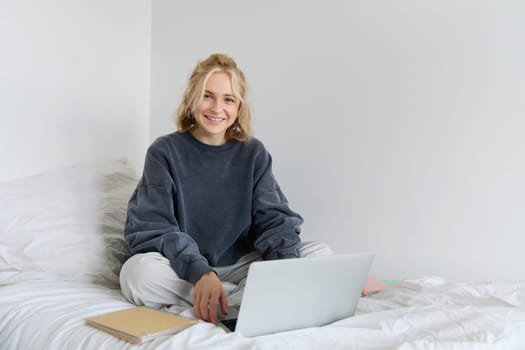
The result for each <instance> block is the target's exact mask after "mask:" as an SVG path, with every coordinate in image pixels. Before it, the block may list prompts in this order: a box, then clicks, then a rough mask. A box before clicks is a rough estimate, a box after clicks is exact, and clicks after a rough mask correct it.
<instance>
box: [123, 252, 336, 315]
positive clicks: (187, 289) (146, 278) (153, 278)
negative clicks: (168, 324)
mask: <svg viewBox="0 0 525 350" xmlns="http://www.w3.org/2000/svg"><path fill="white" fill-rule="evenodd" d="M299 253H300V255H301V257H312V256H319V255H330V254H332V250H331V249H330V247H329V246H328V245H326V244H324V243H318V242H302V243H301V244H300V246H299ZM258 260H262V258H261V256H260V255H259V254H258V253H257V252H252V253H250V254H247V255H245V256H243V257H242V258H241V259H239V261H238V262H236V263H235V264H233V265H229V266H223V267H215V268H214V270H215V271H216V272H217V274H218V276H219V278H220V280H221V281H222V284H223V287H224V290H225V292H226V294H227V295H228V304H229V305H239V304H240V303H241V299H242V292H243V290H244V284H245V282H246V275H247V274H248V267H249V266H250V264H251V263H252V262H254V261H258ZM120 288H121V289H122V293H123V294H124V296H125V297H126V298H127V299H128V300H129V301H130V302H131V303H133V304H135V305H145V306H148V307H152V308H156V309H160V308H162V307H164V306H168V305H169V306H170V308H172V309H180V310H183V309H187V308H190V307H192V306H193V304H192V295H193V288H194V285H193V284H192V283H190V282H188V281H186V280H183V279H181V278H179V276H177V274H176V273H175V272H174V271H173V269H172V268H171V266H170V263H169V261H168V259H167V258H165V257H164V256H163V255H161V254H160V253H144V254H136V255H133V256H132V257H130V258H129V259H128V260H127V261H126V262H125V263H124V265H123V266H122V269H121V271H120Z"/></svg>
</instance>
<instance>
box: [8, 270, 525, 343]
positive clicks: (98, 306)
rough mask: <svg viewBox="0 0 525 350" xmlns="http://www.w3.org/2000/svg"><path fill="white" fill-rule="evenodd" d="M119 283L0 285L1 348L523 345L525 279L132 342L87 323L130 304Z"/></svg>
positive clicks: (436, 281) (406, 287)
mask: <svg viewBox="0 0 525 350" xmlns="http://www.w3.org/2000/svg"><path fill="white" fill-rule="evenodd" d="M129 306H130V304H128V303H127V302H126V301H125V300H124V299H123V297H122V295H121V294H120V291H119V290H118V289H109V288H106V287H103V286H99V285H96V284H92V283H87V282H86V283H84V282H66V281H26V282H20V283H16V284H12V285H8V286H2V287H0V315H1V318H0V348H1V349H17V350H24V349H112V350H113V349H161V350H162V349H268V350H270V349H272V350H273V349H298V350H299V349H301V350H304V349H322V350H336V349H404V350H406V349H511V350H512V349H525V283H478V284H457V283H447V282H446V281H444V280H442V279H440V278H435V277H431V278H424V279H420V280H413V281H404V282H401V283H399V284H398V285H396V286H394V287H391V288H390V289H388V290H386V291H384V292H382V293H380V294H378V295H375V296H373V297H367V298H362V299H361V301H360V303H359V307H358V310H357V312H356V315H355V316H354V317H351V318H347V319H344V320H341V321H338V322H336V323H334V324H331V325H328V326H324V327H319V328H310V329H304V330H298V331H293V332H286V333H279V334H274V335H267V336H262V337H256V338H244V337H242V336H240V335H239V334H236V333H225V332H224V331H223V330H222V329H221V328H220V327H216V326H214V325H212V324H209V323H205V322H199V323H198V324H197V325H195V326H192V327H190V328H189V329H186V330H184V331H182V332H180V333H178V334H177V335H175V336H171V337H163V338H159V339H157V340H154V341H152V342H149V343H146V344H143V345H141V346H136V345H132V344H129V343H126V342H124V341H121V340H118V339H117V338H114V337H112V336H110V335H106V334H105V333H102V332H99V331H97V330H95V329H92V328H90V327H87V326H85V325H84V319H85V318H86V317H89V316H94V315H97V314H101V313H104V312H109V311H114V310H118V309H122V308H125V307H129Z"/></svg>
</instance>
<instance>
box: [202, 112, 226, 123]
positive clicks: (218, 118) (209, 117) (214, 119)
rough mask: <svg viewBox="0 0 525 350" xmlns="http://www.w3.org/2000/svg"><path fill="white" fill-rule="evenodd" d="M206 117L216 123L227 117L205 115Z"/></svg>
mask: <svg viewBox="0 0 525 350" xmlns="http://www.w3.org/2000/svg"><path fill="white" fill-rule="evenodd" d="M204 117H205V118H206V119H208V120H210V121H212V122H215V123H219V122H222V121H223V120H225V118H220V117H213V116H211V115H206V114H205V115H204Z"/></svg>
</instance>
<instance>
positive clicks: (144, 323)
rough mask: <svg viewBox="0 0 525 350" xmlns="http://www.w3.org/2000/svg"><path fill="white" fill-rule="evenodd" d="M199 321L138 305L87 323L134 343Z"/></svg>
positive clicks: (175, 330)
mask: <svg viewBox="0 0 525 350" xmlns="http://www.w3.org/2000/svg"><path fill="white" fill-rule="evenodd" d="M195 323H197V321H195V320H191V319H188V318H185V317H181V316H177V315H175V314H171V313H168V312H164V311H159V310H155V309H151V308H147V307H144V306H136V307H132V308H128V309H124V310H119V311H114V312H110V313H106V314H102V315H99V316H95V317H90V318H87V319H86V325H88V326H91V327H94V328H96V329H99V330H101V331H104V332H106V333H109V334H111V335H113V336H115V337H118V338H120V339H123V340H125V341H128V342H130V343H133V344H140V343H143V342H146V341H148V340H152V339H155V338H157V337H160V336H163V335H170V334H175V333H177V332H179V331H181V330H183V329H184V328H186V327H189V326H191V325H193V324H195Z"/></svg>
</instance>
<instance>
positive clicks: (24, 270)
mask: <svg viewBox="0 0 525 350" xmlns="http://www.w3.org/2000/svg"><path fill="white" fill-rule="evenodd" d="M136 183H137V176H136V175H135V172H134V171H133V170H132V169H131V168H129V167H128V166H127V164H126V162H125V161H123V160H111V161H103V162H96V163H89V164H80V165H76V166H71V167H67V168H62V169H57V170H54V171H49V172H46V173H42V174H38V175H35V176H32V177H29V178H24V179H19V180H13V181H8V182H3V183H0V315H1V317H0V348H1V349H17V350H19V349H301V350H303V349H404V350H407V349H525V282H519V281H517V282H479V283H457V282H455V283H453V282H450V281H447V280H445V279H443V278H440V277H436V276H424V277H420V278H415V279H411V280H408V279H407V280H403V281H399V282H398V283H396V284H394V285H392V286H389V287H388V288H387V289H386V290H384V291H382V292H380V293H378V294H374V295H372V296H368V297H363V298H361V300H360V302H359V304H358V308H357V311H356V314H355V315H354V316H353V317H350V318H347V319H343V320H340V321H338V322H335V323H333V324H330V325H326V326H323V327H316V328H309V329H302V330H297V331H291V332H284V333H278V334H273V335H267V336H261V337H255V338H245V337H242V336H241V335H239V334H236V333H226V332H225V331H224V330H223V329H222V328H221V327H217V326H215V325H213V324H209V323H206V322H202V321H201V322H199V323H198V324H196V325H194V326H192V327H190V328H188V329H186V330H184V331H182V332H180V333H178V334H177V335H175V336H166V337H161V338H158V339H156V340H153V341H151V342H148V343H145V344H142V345H132V344H130V343H126V342H124V341H122V340H119V339H117V338H114V337H112V336H110V335H107V334H105V333H102V332H100V331H97V330H95V329H93V328H90V327H87V326H85V325H84V320H85V318H87V317H90V316H95V315H98V314H101V313H105V312H110V311H116V310H119V309H123V308H126V307H130V306H131V305H130V304H129V303H128V302H127V301H126V300H125V299H124V297H123V296H122V294H121V293H120V290H119V285H118V273H119V270H120V266H121V265H122V263H123V262H124V261H125V260H126V258H127V257H128V256H129V251H128V249H127V246H126V244H125V242H124V240H123V236H122V230H123V225H124V220H125V216H126V204H127V200H128V198H129V196H130V194H131V192H132V191H133V189H134V187H135V185H136ZM182 314H184V315H186V316H190V315H191V310H186V311H183V312H182Z"/></svg>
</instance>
